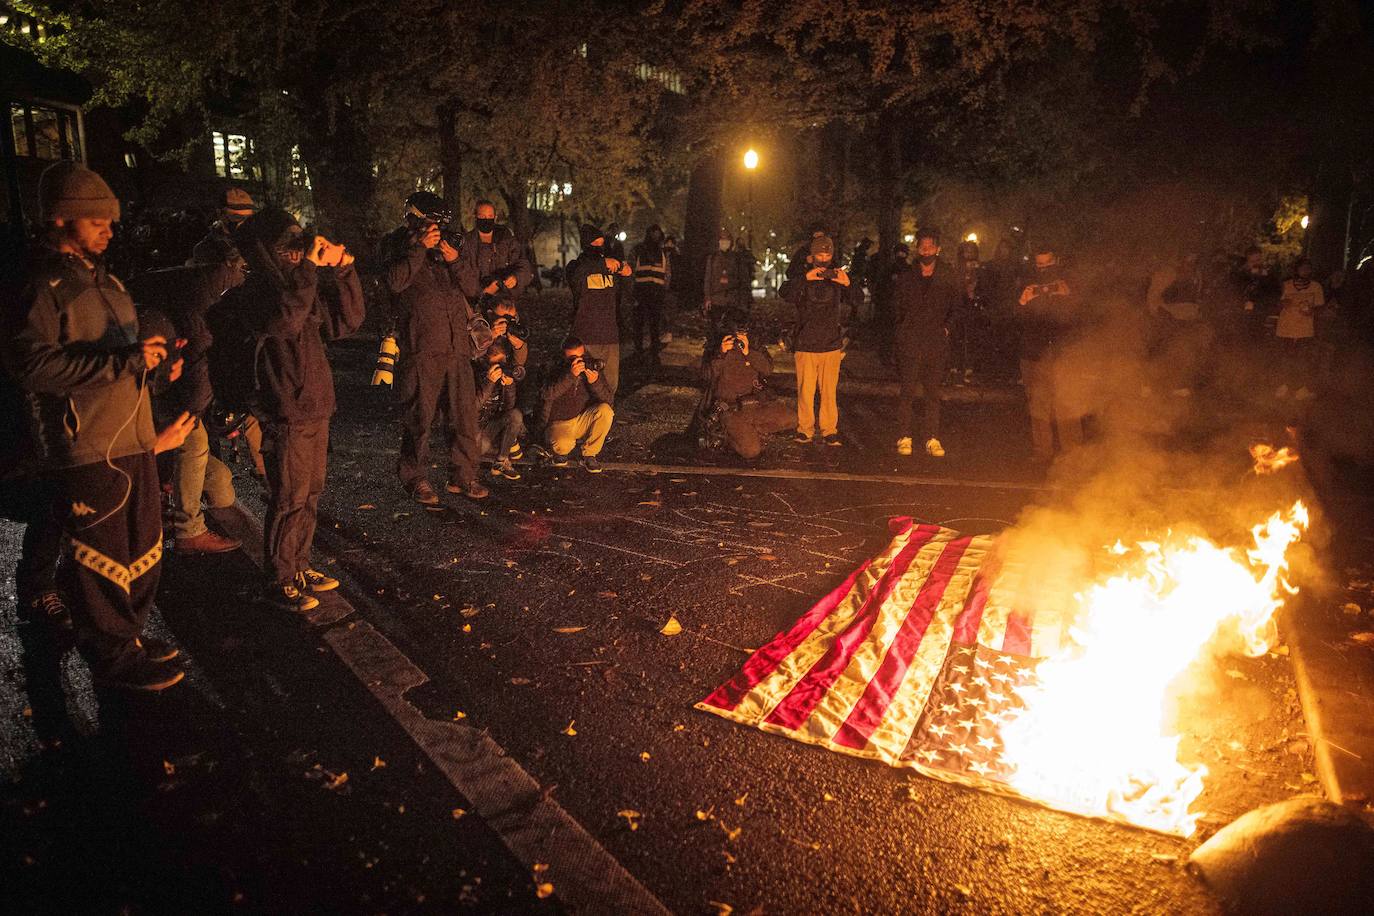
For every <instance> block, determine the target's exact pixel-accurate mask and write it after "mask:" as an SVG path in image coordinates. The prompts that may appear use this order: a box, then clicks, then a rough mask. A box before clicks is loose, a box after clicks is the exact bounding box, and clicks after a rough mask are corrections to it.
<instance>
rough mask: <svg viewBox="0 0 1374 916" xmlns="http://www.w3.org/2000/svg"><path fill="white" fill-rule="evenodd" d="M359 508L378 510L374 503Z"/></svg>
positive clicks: (364, 504)
mask: <svg viewBox="0 0 1374 916" xmlns="http://www.w3.org/2000/svg"><path fill="white" fill-rule="evenodd" d="M358 508H359V509H375V508H377V507H376V506H374V505H372V503H363V504H362V505H361V506H359V507H358Z"/></svg>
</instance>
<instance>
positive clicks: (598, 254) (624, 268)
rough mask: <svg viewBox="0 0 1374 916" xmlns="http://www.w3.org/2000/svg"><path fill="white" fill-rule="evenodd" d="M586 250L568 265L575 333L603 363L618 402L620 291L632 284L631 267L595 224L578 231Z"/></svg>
mask: <svg viewBox="0 0 1374 916" xmlns="http://www.w3.org/2000/svg"><path fill="white" fill-rule="evenodd" d="M578 235H579V236H580V238H581V241H582V251H581V252H580V253H579V254H578V256H577V258H576V259H575V260H574V261H573V262H572V263H571V264H569V265H568V288H569V289H571V290H572V305H573V319H572V334H573V336H575V337H576V338H577V339H578V340H580V341H581V342H582V345H583V347H584V348H585V350H586V353H587V355H588V356H591V357H594V358H595V359H599V360H601V361H602V362H603V363H605V368H604V369H603V370H602V372H601V375H603V376H604V377H605V380H606V381H605V383H606V387H607V389H609V391H610V393H611V396H610V402H614V400H615V392H616V388H617V387H618V386H619V385H620V294H619V293H618V292H617V290H618V289H619V288H620V287H621V286H622V285H623V284H625V283H626V282H628V281H629V277H630V274H631V267H630V265H629V264H628V263H626V262H625V261H623V260H621V259H620V258H617V257H615V256H614V255H613V254H611V253H610V252H611V250H612V249H611V248H610V247H609V242H607V237H608V235H609V233H605V232H602V231H601V230H600V229H598V228H596V227H595V226H592V225H585V226H582V227H581V228H580V229H579V230H578Z"/></svg>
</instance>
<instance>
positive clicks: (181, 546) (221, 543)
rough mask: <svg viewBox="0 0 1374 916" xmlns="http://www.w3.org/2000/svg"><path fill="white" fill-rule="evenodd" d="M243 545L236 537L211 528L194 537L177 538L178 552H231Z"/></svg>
mask: <svg viewBox="0 0 1374 916" xmlns="http://www.w3.org/2000/svg"><path fill="white" fill-rule="evenodd" d="M241 546H243V545H242V544H241V543H240V542H239V541H238V540H237V539H236V538H230V537H225V536H224V535H222V534H217V533H216V532H214V531H210V530H209V529H207V530H205V531H202V532H201V533H200V534H197V535H194V536H193V537H189V538H188V537H179V538H177V553H229V552H230V551H231V550H238V549H239V547H241Z"/></svg>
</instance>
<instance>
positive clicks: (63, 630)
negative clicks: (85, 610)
mask: <svg viewBox="0 0 1374 916" xmlns="http://www.w3.org/2000/svg"><path fill="white" fill-rule="evenodd" d="M19 622H20V623H37V624H42V625H43V626H46V627H48V628H49V629H50V630H51V632H52V633H53V634H54V635H57V636H67V637H71V636H74V635H75V633H76V629H75V627H73V626H72V614H71V611H69V610H68V609H67V602H65V601H63V600H62V594H61V593H60V592H44V593H43V594H41V595H39V596H38V597H37V598H34V599H33V600H31V601H29V602H28V604H27V607H24V608H21V609H20V612H19Z"/></svg>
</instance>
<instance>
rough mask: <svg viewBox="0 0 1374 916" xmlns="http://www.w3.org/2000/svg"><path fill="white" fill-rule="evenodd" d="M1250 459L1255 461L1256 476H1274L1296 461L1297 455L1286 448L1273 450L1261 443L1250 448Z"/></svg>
mask: <svg viewBox="0 0 1374 916" xmlns="http://www.w3.org/2000/svg"><path fill="white" fill-rule="evenodd" d="M1250 457H1251V458H1253V459H1255V473H1256V474H1276V473H1278V472H1279V471H1281V470H1283V469H1284V468H1286V467H1288V466H1289V465H1290V464H1293V463H1294V462H1295V461H1297V460H1298V453H1297V452H1295V451H1294V450H1293V449H1291V448H1289V447H1288V446H1286V445H1285V446H1284V447H1283V448H1277V449H1276V448H1274V447H1273V446H1272V445H1267V444H1265V443H1263V442H1259V443H1256V444H1255V445H1252V446H1250Z"/></svg>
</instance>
